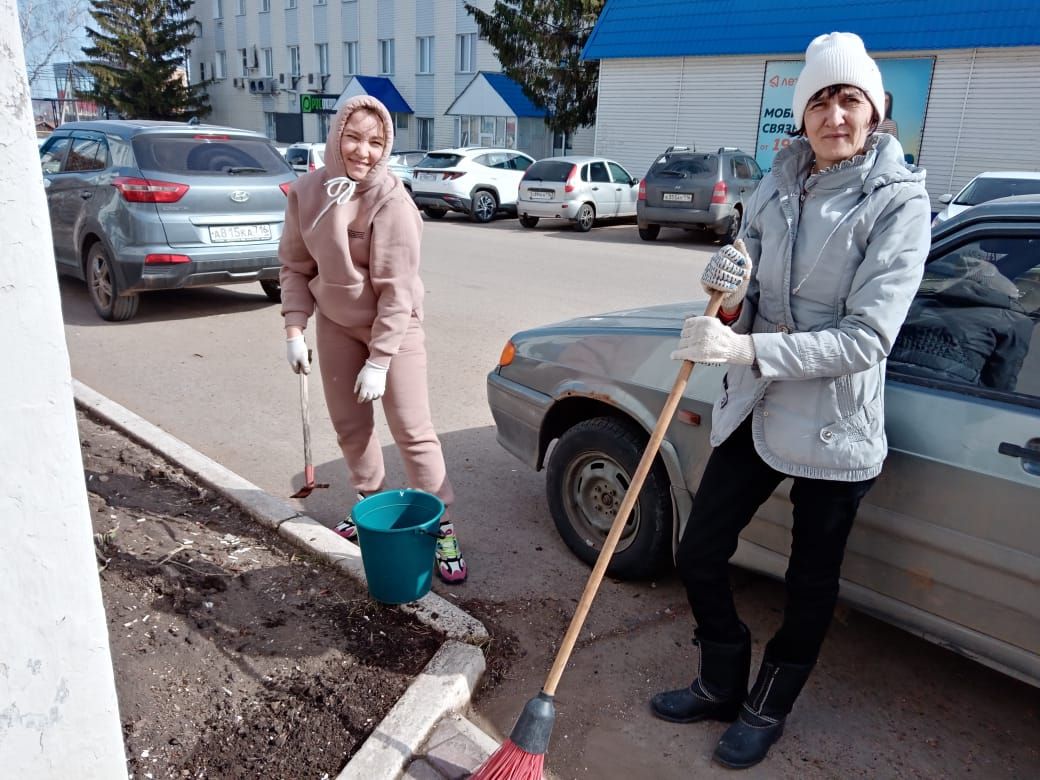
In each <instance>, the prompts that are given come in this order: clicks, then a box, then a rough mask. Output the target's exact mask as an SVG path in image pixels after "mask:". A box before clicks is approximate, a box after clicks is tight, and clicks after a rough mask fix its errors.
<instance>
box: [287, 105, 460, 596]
mask: <svg viewBox="0 0 1040 780" xmlns="http://www.w3.org/2000/svg"><path fill="white" fill-rule="evenodd" d="M393 140H394V128H393V122H392V120H391V118H390V114H389V112H388V111H387V110H386V107H385V106H383V104H382V103H380V102H379V101H378V100H376V99H375V98H373V97H369V96H367V95H361V96H358V97H355V98H351V99H350V100H348V101H347V102H346V103H344V104H343V106H342V107H341V108H340V109H339V111H338V112H337V114H336V116H335V119H334V120H333V122H332V125H331V128H330V132H329V137H328V141H327V143H326V155H325V167H324V168H319V169H318V170H316V171H313V172H311V173H308V174H305V175H304V176H301V177H300V178H299V179H298V180H297V181H296V182H295V183H294V184H293V187H292V189H291V190H290V191H289V203H288V206H287V207H286V211H285V229H284V232H283V233H282V239H281V245H280V246H279V248H278V256H279V258H280V260H281V262H282V272H281V285H282V316H283V317H284V318H285V336H286V350H287V355H288V359H289V365H290V366H292V368H293V370H294V371H296V372H297V373H299V372H300V371H303V372H305V373H308V372H310V362H309V360H308V356H307V345H306V343H305V341H304V338H303V330H304V328H305V327H306V326H307V321H308V320H309V319H310V317H311V315H312V314H315V318H316V321H317V347H318V356H319V357H320V358H321V360H320V366H321V378H322V384H323V386H324V388H325V400H326V403H327V404H328V408H329V414H330V415H331V417H332V425H333V427H334V428H335V429H336V436H337V439H338V441H339V446H340V449H341V450H342V451H343V457H344V458H346V461H347V466H348V467H349V469H350V476H351V482H352V484H353V486H354V489H355V490H356V491H357V493H358V494H359V496H364V495H367V494H369V493H374V492H377V491H379V490H382V489H383V487H384V484H383V482H384V479H385V475H386V472H385V467H384V465H383V455H382V450H381V448H380V445H379V440H378V438H377V437H376V434H375V421H374V415H373V410H372V403H371V402H372V401H374V400H375V399H377V398H382V399H383V411H384V412H385V413H386V420H387V423H388V424H389V426H390V432H391V433H392V434H393V437H394V441H395V442H396V443H397V447H398V449H399V450H400V452H401V458H402V460H403V461H404V467H405V472H406V473H407V475H408V483H409V486H410V487H413V488H418V489H420V490H425V491H427V492H429V493H433V494H434V495H436V496H437V497H438V498H440V499H441V500H442V501H443V502H444V504H445V506H448V507H450V506H451V504H452V501H453V500H454V492H453V490H452V486H451V482H450V481H449V480H448V476H447V473H446V470H445V467H444V455H443V453H442V452H441V445H440V441H439V440H438V439H437V434H436V433H435V432H434V429H433V423H432V421H431V418H430V403H429V393H428V390H427V380H426V348H425V338H426V337H425V334H424V332H423V328H422V316H423V309H422V302H423V285H422V282H421V280H420V279H419V254H420V251H419V246H420V239H421V237H422V218H421V217H420V216H419V212H418V210H417V209H416V208H415V205H414V203H413V202H412V199H411V197H410V196H409V194H408V191H407V190H406V189H405V188H404V185H402V184H401V182H400V180H399V179H397V177H396V176H394V175H393V174H392V173H390V172H389V171H388V170H387V159H388V158H389V156H390V150H391V149H392V148H393ZM315 310H317V311H316V312H315ZM336 531H337V532H338V533H340V534H341V535H342V536H345V537H346V538H348V539H350V538H353V537H354V536H355V535H356V533H357V529H356V528H355V526H354V523H353V520H352V519H351V518H350V517H349V516H348V517H347V519H346V520H344V521H343V522H342V523H340V524H339V525H338V526H336ZM441 533H442V538H441V539H440V540H439V541H438V543H437V571H438V573H439V575H440V577H441V579H443V580H444V581H445V582H462V581H463V580H465V579H466V574H467V571H466V563H465V561H464V560H463V558H462V554H461V552H460V550H459V544H458V538H457V537H456V536H455V529H454V527H453V525H452V523H451V521H450V519H449V517H448V513H447V512H445V515H444V519H443V520H442V522H441Z"/></svg>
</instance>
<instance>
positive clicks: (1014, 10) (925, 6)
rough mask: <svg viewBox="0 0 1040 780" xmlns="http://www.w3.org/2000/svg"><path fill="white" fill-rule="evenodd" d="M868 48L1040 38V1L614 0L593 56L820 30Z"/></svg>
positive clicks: (587, 54)
mask: <svg viewBox="0 0 1040 780" xmlns="http://www.w3.org/2000/svg"><path fill="white" fill-rule="evenodd" d="M835 30H840V31H843V32H854V33H857V34H858V35H859V36H860V37H861V38H863V41H864V43H866V45H867V50H868V51H871V52H879V51H903V50H917V49H971V48H975V47H980V48H981V47H991V46H1036V45H1040V2H1037V0H942V2H938V1H937V0H841V2H834V0H791V2H777V1H776V0H607V4H606V7H605V8H604V9H603V11H602V13H601V14H600V16H599V20H598V21H597V22H596V26H595V28H594V29H593V30H592V34H591V35H590V36H589V40H588V42H587V43H586V44H585V48H584V50H583V51H582V54H581V56H582V58H583V59H587V60H601V59H615V58H620V57H679V56H695V57H696V56H700V57H711V56H721V55H737V54H797V55H799V56H801V55H803V54H804V53H805V47H806V46H808V45H809V41H811V40H812V39H813V38H815V37H816V36H817V35H820V34H821V33H828V32H833V31H835Z"/></svg>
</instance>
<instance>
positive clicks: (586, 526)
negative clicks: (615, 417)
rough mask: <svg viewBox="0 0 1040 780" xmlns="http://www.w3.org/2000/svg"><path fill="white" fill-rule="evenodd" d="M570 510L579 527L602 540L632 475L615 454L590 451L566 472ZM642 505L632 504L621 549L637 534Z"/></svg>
mask: <svg viewBox="0 0 1040 780" xmlns="http://www.w3.org/2000/svg"><path fill="white" fill-rule="evenodd" d="M566 485H567V496H568V500H567V510H568V514H569V515H570V517H571V520H572V523H573V525H574V527H575V529H576V530H578V531H579V532H580V533H581V534H582V535H583V536H585V537H587V538H590V539H591V540H592V541H593V542H595V543H597V544H602V543H603V541H604V540H605V539H606V538H607V534H608V533H609V532H610V527H611V526H612V525H613V523H614V519H615V518H616V517H617V513H618V509H620V507H621V502H622V501H623V500H624V498H625V493H626V491H627V490H628V485H629V476H628V474H627V473H626V472H625V470H624V469H623V468H622V467H621V466H620V465H619V464H618V463H617V462H616V461H614V460H613V459H612V458H608V457H606V456H604V455H602V454H590V455H587V456H585V457H584V458H581V459H580V460H578V461H575V462H574V463H573V464H572V465H571V467H570V469H568V474H567V481H566ZM638 526H639V507H638V506H636V507H633V509H632V514H631V515H630V516H629V519H628V522H627V523H626V524H625V529H624V531H623V532H622V534H621V539H620V541H619V542H618V549H619V550H622V549H624V548H625V547H627V546H628V543H630V542H631V540H632V539H633V538H634V537H635V535H636V530H637V529H638Z"/></svg>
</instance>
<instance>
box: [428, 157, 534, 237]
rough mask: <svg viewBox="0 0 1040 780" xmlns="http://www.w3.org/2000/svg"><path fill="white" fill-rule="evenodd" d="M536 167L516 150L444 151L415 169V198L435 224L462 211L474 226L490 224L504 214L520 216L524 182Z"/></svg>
mask: <svg viewBox="0 0 1040 780" xmlns="http://www.w3.org/2000/svg"><path fill="white" fill-rule="evenodd" d="M533 163H534V159H533V158H531V157H528V156H527V155H526V154H524V153H523V152H518V151H516V150H515V149H489V148H487V147H481V146H466V147H460V148H458V149H440V150H438V151H436V152H430V153H429V154H428V155H426V157H425V158H423V159H422V160H421V161H420V162H419V164H418V165H416V166H415V170H414V171H413V172H412V197H413V198H414V199H415V203H416V205H418V206H419V208H421V209H422V210H423V213H424V214H426V216H428V217H430V218H431V219H440V218H441V217H443V216H444V215H445V214H447V213H448V212H449V211H460V212H462V213H463V214H469V216H470V219H472V220H473V221H474V222H490V221H491V220H492V219H494V218H495V214H497V213H498V212H499V211H506V212H510V213H516V196H517V191H518V190H519V188H520V179H521V178H522V177H523V175H524V171H526V170H527V168H528V167H529V166H530V165H532V164H533Z"/></svg>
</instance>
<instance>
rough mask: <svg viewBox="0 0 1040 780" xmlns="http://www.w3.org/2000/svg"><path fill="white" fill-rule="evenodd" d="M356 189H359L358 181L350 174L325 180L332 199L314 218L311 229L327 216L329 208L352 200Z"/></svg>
mask: <svg viewBox="0 0 1040 780" xmlns="http://www.w3.org/2000/svg"><path fill="white" fill-rule="evenodd" d="M355 190H357V182H356V181H354V180H353V179H351V178H350V177H349V176H334V177H333V178H331V179H329V180H328V181H327V182H325V192H326V194H327V195H328V196H329V199H330V200H329V202H328V203H326V204H325V207H324V208H323V209H322V210H321V211H319V212H318V216H316V217H315V218H314V222H312V223H311V230H314V228H315V227H316V226H317V224H318V221H319V220H320V219H321V218H322V217H324V216H325V214H326V213H327V212H328V210H329V209H331V208H332V207H333V206H342V205H343V204H344V203H346V202H347V201H348V200H350V199H351V198H352V197H353V196H354V192H355Z"/></svg>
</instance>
